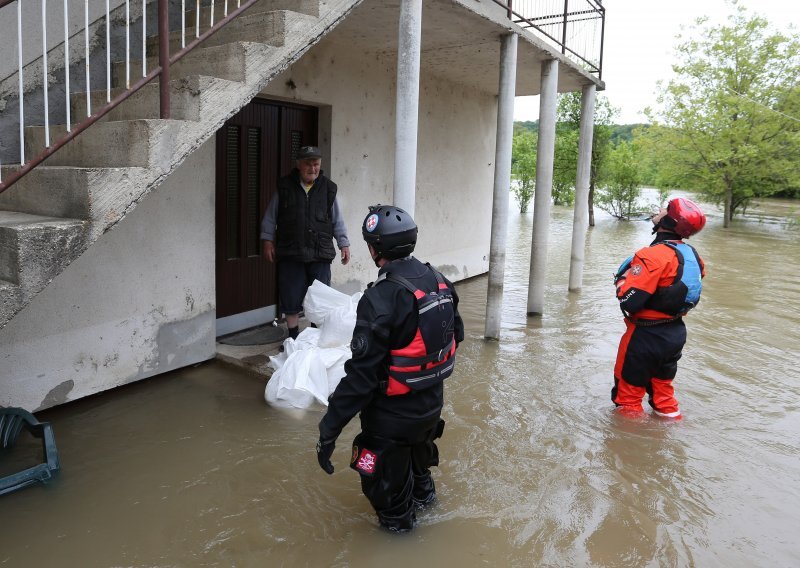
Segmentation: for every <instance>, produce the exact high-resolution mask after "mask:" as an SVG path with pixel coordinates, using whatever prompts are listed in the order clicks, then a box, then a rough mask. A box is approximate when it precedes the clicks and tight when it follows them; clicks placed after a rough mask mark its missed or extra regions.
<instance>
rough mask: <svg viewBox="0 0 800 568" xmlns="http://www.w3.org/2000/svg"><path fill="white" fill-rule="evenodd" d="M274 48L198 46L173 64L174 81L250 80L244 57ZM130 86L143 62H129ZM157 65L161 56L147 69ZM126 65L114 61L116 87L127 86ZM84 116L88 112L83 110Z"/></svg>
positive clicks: (242, 44) (239, 44)
mask: <svg viewBox="0 0 800 568" xmlns="http://www.w3.org/2000/svg"><path fill="white" fill-rule="evenodd" d="M274 50H275V48H274V47H273V46H270V45H266V44H263V43H250V42H234V43H224V44H222V45H215V46H211V47H198V48H197V49H195V50H193V51H192V52H190V53H188V54H187V55H186V56H185V57H184V58H183V59H181V60H180V61H178V62H177V63H176V64H174V65H172V66H171V68H170V71H169V72H170V76H171V77H172V79H180V78H183V77H190V76H192V75H205V76H207V77H218V78H220V79H226V80H228V81H238V82H245V81H247V73H246V65H245V57H246V56H247V53H248V52H253V51H260V52H263V53H264V54H266V53H267V52H269V51H274ZM130 66H131V69H130V75H131V84H133V83H135V82H136V81H137V80H138V79H139V78H140V77H141V76H142V61H141V59H137V60H133V61H131V62H130ZM157 66H158V57H155V56H153V57H148V58H147V69H154V68H155V67H157ZM126 75H127V71H126V66H125V62H124V61H117V62H114V64H113V65H112V70H111V80H112V83H113V84H114V85H116V86H117V87H123V86H125V85H126ZM79 110H82V112H83V113H85V112H86V110H85V108H84V109H79Z"/></svg>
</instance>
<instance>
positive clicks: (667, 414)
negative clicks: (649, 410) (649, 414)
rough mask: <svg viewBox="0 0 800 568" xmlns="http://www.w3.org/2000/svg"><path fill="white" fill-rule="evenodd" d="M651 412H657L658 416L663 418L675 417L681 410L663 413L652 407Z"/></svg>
mask: <svg viewBox="0 0 800 568" xmlns="http://www.w3.org/2000/svg"><path fill="white" fill-rule="evenodd" d="M653 413H654V414H658V415H659V416H663V417H664V418H675V417H676V416H680V415H681V411H680V410H676V411H675V412H667V413H664V412H659V411H658V410H655V409H653Z"/></svg>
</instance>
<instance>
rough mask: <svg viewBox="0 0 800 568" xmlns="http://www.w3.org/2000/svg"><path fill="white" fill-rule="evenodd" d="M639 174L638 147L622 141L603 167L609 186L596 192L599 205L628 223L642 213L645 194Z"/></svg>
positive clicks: (612, 151) (606, 185)
mask: <svg viewBox="0 0 800 568" xmlns="http://www.w3.org/2000/svg"><path fill="white" fill-rule="evenodd" d="M640 171H641V170H640V166H639V163H638V159H637V148H636V146H635V145H634V144H631V143H629V142H620V143H619V144H618V145H617V146H616V148H613V149H612V150H611V152H610V153H609V156H608V160H607V161H606V164H605V166H604V169H603V179H604V180H605V182H606V184H605V186H603V187H601V188H600V190H599V191H598V193H597V206H598V207H600V209H602V210H603V211H606V212H608V213H610V214H611V215H613V216H614V217H616V218H617V219H626V220H627V219H630V218H631V217H632V216H634V215H636V214H640V213H642V210H641V208H639V207H638V203H637V201H638V199H639V196H640V195H641V191H642V188H641V184H642V182H641V180H642V176H641V173H640Z"/></svg>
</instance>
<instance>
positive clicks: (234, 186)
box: [0, 0, 605, 411]
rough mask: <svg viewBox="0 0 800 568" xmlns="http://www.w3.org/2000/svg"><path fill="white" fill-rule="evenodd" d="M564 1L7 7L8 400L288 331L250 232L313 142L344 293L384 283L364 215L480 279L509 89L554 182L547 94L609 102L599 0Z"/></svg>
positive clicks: (447, 270) (2, 78) (504, 154)
mask: <svg viewBox="0 0 800 568" xmlns="http://www.w3.org/2000/svg"><path fill="white" fill-rule="evenodd" d="M568 4H569V9H567V10H564V9H563V7H562V9H560V10H559V11H558V13H551V12H549V11H548V8H547V6H545V5H544V4H543V3H540V2H527V3H526V2H514V3H513V4H512V2H510V1H498V0H425V1H424V2H423V1H422V0H402V1H401V0H386V1H384V0H380V1H377V0H363V1H361V0H249V1H244V0H241V1H239V0H237V1H235V2H234V1H233V0H229V1H224V0H222V1H221V0H216V1H206V0H204V1H203V2H202V3H201V2H198V3H196V4H195V3H194V2H191V3H186V2H180V3H178V2H174V1H173V2H171V3H170V2H167V1H166V0H161V1H159V2H156V1H152V2H144V3H141V2H139V3H135V2H120V1H119V0H112V1H111V2H110V4H107V6H108V7H107V8H106V6H103V5H101V4H99V3H95V2H88V3H85V4H84V3H83V2H77V1H70V0H64V1H63V2H60V1H59V2H56V1H51V2H49V3H42V4H39V3H36V4H34V3H33V2H31V1H29V0H11V1H9V0H0V52H1V53H2V54H3V57H2V58H0V100H2V105H0V405H4V406H19V407H23V408H26V409H28V410H30V411H37V410H42V409H45V408H49V407H53V406H57V405H60V404H64V403H66V402H69V401H73V400H76V399H79V398H81V397H85V396H88V395H92V394H95V393H99V392H102V391H105V390H107V389H111V388H114V387H118V386H121V385H124V384H128V383H132V382H135V381H139V380H142V379H146V378H149V377H153V376H156V375H159V374H162V373H165V372H168V371H171V370H174V369H178V368H181V367H185V366H188V365H192V364H195V363H199V362H203V361H207V360H209V359H213V358H214V357H215V353H216V341H215V340H216V338H217V337H219V336H221V335H224V334H228V333H232V332H235V331H237V330H242V329H246V328H249V327H253V326H256V325H260V324H263V323H265V322H270V321H273V320H274V319H275V318H276V317H279V316H280V314H279V313H278V307H277V294H276V276H275V270H274V265H271V264H270V263H268V262H267V261H266V260H265V259H264V258H263V257H262V255H261V244H260V241H259V224H260V220H261V217H262V215H263V213H264V210H265V208H266V206H267V204H268V202H269V200H270V198H271V197H272V195H273V193H274V192H275V189H276V181H277V179H278V177H279V176H281V175H284V174H286V173H288V171H289V170H290V169H291V167H292V165H293V162H294V156H295V155H296V152H297V150H298V148H299V147H301V146H303V145H309V144H310V145H316V146H319V147H320V148H321V149H322V152H323V154H324V156H323V166H322V167H323V170H324V172H325V174H326V175H327V176H329V177H330V178H331V179H333V180H334V181H335V182H336V183H337V184H338V187H339V194H338V195H339V203H340V204H341V207H342V211H343V214H344V217H345V220H346V225H347V228H348V232H349V236H350V240H351V242H352V248H351V251H352V260H351V262H350V264H348V265H347V266H341V265H339V264H338V263H336V262H335V263H334V265H333V285H334V287H336V288H337V289H339V290H342V291H344V292H348V293H352V292H355V291H358V290H361V289H363V288H364V287H365V286H366V284H367V283H368V282H370V281H371V280H372V279H373V278H374V272H375V268H374V265H373V263H372V261H371V259H370V257H369V255H368V253H367V250H366V247H365V246H363V242H362V240H361V236H360V224H361V221H362V219H363V218H364V215H365V214H366V212H367V206H368V205H370V204H375V203H394V204H396V205H398V206H401V207H404V208H406V209H407V210H409V211H412V212H413V213H414V216H415V218H416V220H417V223H418V224H419V225H420V227H422V228H423V229H424V230H422V231H421V232H420V235H421V236H420V242H419V243H418V246H417V253H418V254H419V256H420V257H421V258H424V259H426V260H428V261H430V262H431V263H432V264H434V265H435V266H437V267H438V268H439V269H440V270H441V271H442V272H443V273H444V274H445V275H446V276H447V277H448V278H450V279H451V280H453V281H456V282H457V281H460V280H464V279H467V278H470V277H473V276H476V275H480V274H484V273H487V272H489V271H490V268H491V267H492V263H493V261H495V260H497V261H498V262H501V261H502V256H503V253H504V246H505V245H504V239H503V238H502V237H501V235H502V234H503V230H504V227H505V225H504V223H503V219H502V216H501V218H499V219H498V218H497V213H496V212H497V211H502V204H503V203H507V201H503V200H507V199H508V187H509V182H508V178H509V175H510V169H509V168H510V156H511V151H510V147H511V131H512V121H513V118H512V115H513V113H512V111H513V98H514V96H515V95H516V96H520V95H541V97H540V98H541V127H542V128H543V129H544V130H542V131H540V137H539V144H540V151H539V159H540V160H541V162H540V166H539V169H540V174H539V175H544V176H546V175H547V170H548V168H549V169H550V171H552V159H553V151H552V137H551V136H549V135H548V130H547V128H548V127H552V128H553V129H554V125H555V96H556V93H562V92H572V91H582V92H583V93H584V102H585V105H584V111H587V110H588V111H589V116H591V109H592V108H593V107H592V105H593V100H594V92H595V90H597V89H602V88H603V82H602V77H601V73H600V70H601V63H602V31H603V25H602V24H603V21H604V20H603V18H604V14H605V12H604V9H603V7H602V4H601V3H600V2H599V1H596V0H586V1H585V2H570V3H568ZM579 4H580V6H578V5H579ZM42 6H44V9H42ZM578 39H579V40H580V41H578ZM576 46H580V47H576ZM43 77H46V78H47V80H44V79H43ZM87 85H88V86H87ZM589 124H590V121H589ZM584 132H585V131H584ZM588 132H589V133H591V128H588ZM590 136H591V135H590V134H589V147H590V146H591V141H590V140H591V138H590ZM548 143H549V144H550V148H549V151H548V147H547V145H548ZM582 143H584V147H585V140H582ZM543 145H544V146H543ZM579 171H580V166H579ZM551 178H552V176H551ZM540 181H541V185H539V187H542V188H544V187H546V186H547V185H548V183H549V182H547V180H546V178H545V179H543V180H540ZM579 186H580V182H579ZM537 193H538V192H537ZM542 194H543V198H544V197H546V198H547V199H548V200H549V196H548V195H546V192H544V191H543V192H542ZM537 199H538V195H537ZM576 201H580V199H579V200H576ZM585 201H586V200H585V199H584V200H583V203H585ZM498 204H499V205H498ZM539 210H540V211H541V213H542V214H545V215H546V214H547V211H548V210H547V208H546V207H545V208H539ZM493 211H495V213H494V214H493ZM576 215H577V212H576ZM540 221H541V222H540V223H539V225H538V226H539V227H540V234H541V236H543V237H544V238H545V241H544V242H545V245H546V233H547V225H546V219H542V220H540ZM534 232H536V230H535V231H534ZM535 248H536V247H535ZM539 248H540V249H541V247H539ZM545 249H546V246H545ZM545 249H541V250H539V253H538V254H541V252H542V250H544V252H545V253H546V250H545ZM532 254H537V253H536V252H534V253H532ZM499 271H500V274H501V281H502V266H500V267H499ZM490 282H491V279H490ZM489 302H491V294H490V298H489ZM529 311H531V308H530V304H529ZM533 311H536V310H535V309H534V310H533ZM488 335H491V334H488Z"/></svg>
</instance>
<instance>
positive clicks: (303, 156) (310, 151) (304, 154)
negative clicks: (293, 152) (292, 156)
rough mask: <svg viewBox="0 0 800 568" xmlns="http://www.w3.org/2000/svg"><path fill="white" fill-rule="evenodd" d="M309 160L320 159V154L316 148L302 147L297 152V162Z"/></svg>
mask: <svg viewBox="0 0 800 568" xmlns="http://www.w3.org/2000/svg"><path fill="white" fill-rule="evenodd" d="M310 158H322V152H320V151H319V148H317V147H316V146H303V147H302V148H300V149H299V150H298V151H297V159H298V160H308V159H310Z"/></svg>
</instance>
